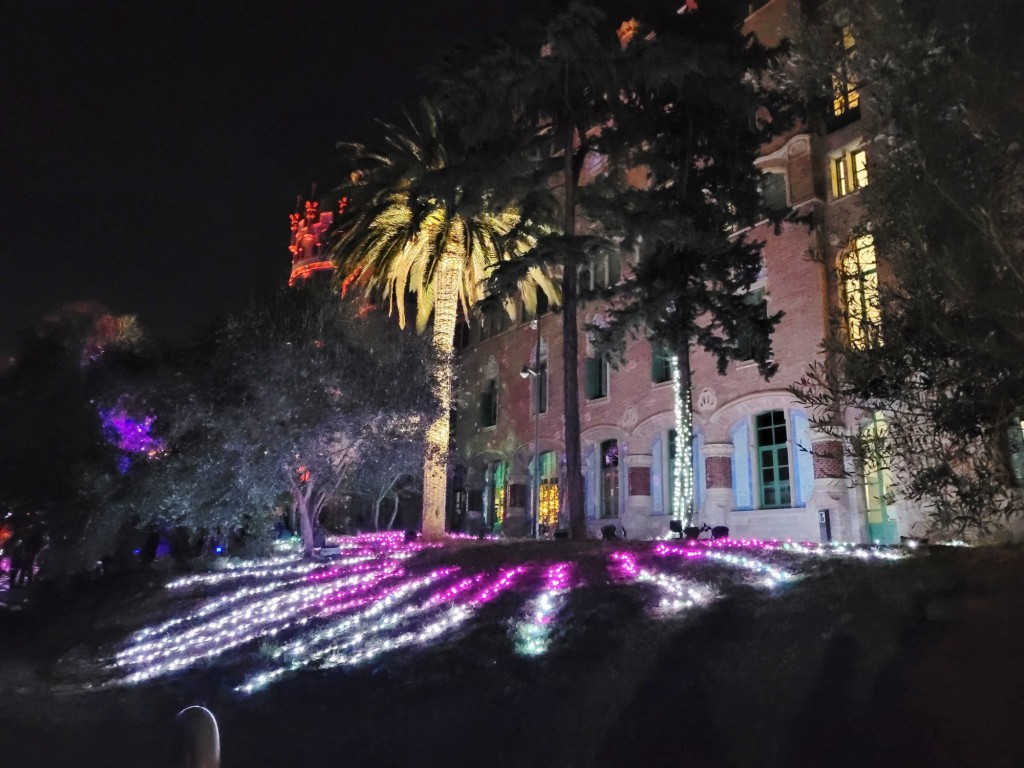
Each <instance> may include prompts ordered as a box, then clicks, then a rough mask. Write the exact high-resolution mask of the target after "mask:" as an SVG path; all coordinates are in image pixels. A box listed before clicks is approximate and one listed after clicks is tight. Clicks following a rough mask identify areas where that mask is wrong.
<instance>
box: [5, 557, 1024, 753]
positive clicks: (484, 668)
mask: <svg viewBox="0 0 1024 768" xmlns="http://www.w3.org/2000/svg"><path fill="white" fill-rule="evenodd" d="M604 554H605V553H604V549H603V548H602V545H601V544H599V543H588V544H585V545H573V544H569V543H557V544H519V545H489V546H485V547H479V546H464V547H460V548H458V549H456V550H455V551H450V550H449V551H447V552H444V553H440V552H431V553H426V554H425V555H423V556H422V557H424V558H429V559H432V560H455V561H457V562H459V563H460V564H462V565H463V566H464V567H467V568H472V567H474V566H483V565H492V564H496V563H499V562H505V563H513V562H519V561H523V560H531V561H536V560H545V559H555V558H558V559H563V558H564V559H572V560H574V561H575V562H577V563H579V565H580V567H581V569H582V571H583V572H584V575H585V576H586V578H587V582H588V584H590V585H591V586H589V587H585V588H582V589H580V590H577V591H576V592H575V593H573V600H572V603H571V610H570V612H569V614H568V615H567V616H566V618H565V620H564V621H563V622H561V623H560V625H559V626H560V630H559V631H560V632H561V636H560V637H559V638H558V642H556V643H555V645H554V647H553V650H552V652H551V653H550V654H548V655H547V656H545V657H542V658H540V659H521V658H518V657H516V656H514V655H513V654H511V653H510V651H509V646H510V643H509V625H508V622H507V620H506V617H507V615H508V613H509V612H510V610H513V607H512V606H513V603H515V598H514V597H503V598H501V599H499V601H498V602H497V603H496V604H494V605H491V606H488V607H487V608H485V609H484V611H485V613H484V615H482V616H481V617H480V619H481V620H480V621H477V622H475V623H474V625H473V628H472V629H471V630H470V631H468V632H467V633H465V634H463V635H462V636H460V637H459V638H458V639H457V640H455V641H454V642H451V643H444V644H441V645H439V646H437V647H436V648H433V649H431V650H428V651H425V652H419V653H416V654H414V655H411V654H395V655H394V656H392V657H385V658H384V659H383V660H382V661H381V662H380V663H378V664H376V665H372V666H369V667H366V668H359V669H355V670H349V671H344V670H335V671H330V672H320V673H316V672H311V673H308V674H304V675H301V676H297V677H295V678H292V679H289V680H286V681H285V682H284V683H282V684H280V685H278V686H276V687H273V688H271V689H269V690H268V691H267V692H264V693H261V694H258V695H256V696H253V697H250V698H239V697H238V696H236V695H235V694H233V693H231V690H230V688H231V685H232V684H234V683H235V682H237V679H238V676H237V671H238V670H237V668H232V667H231V666H230V665H220V666H216V667H208V668H205V669H200V670H196V671H193V672H189V673H186V674H184V675H180V676H178V677H175V678H173V679H170V680H165V681H160V682H157V683H155V684H152V685H150V686H147V687H144V688H136V689H129V690H115V691H107V692H102V693H89V694H81V693H72V692H70V691H71V690H72V689H73V684H74V683H76V682H79V681H80V680H81V679H83V678H88V677H90V676H92V675H93V674H94V673H95V671H96V668H95V665H94V661H93V660H94V658H95V656H96V654H97V651H98V650H99V649H101V648H104V647H106V644H107V643H110V642H112V641H114V640H116V639H117V638H119V637H121V636H123V635H124V633H125V632H126V631H127V630H129V629H130V628H133V627H135V626H137V625H138V623H140V622H141V621H142V618H143V617H148V616H151V615H156V614H159V613H166V612H167V611H168V610H173V607H174V606H173V604H172V605H168V598H167V597H166V595H165V593H163V592H161V591H159V590H154V589H152V588H147V587H146V585H145V584H143V583H142V582H140V581H125V582H121V583H117V584H112V585H106V586H104V587H103V588H100V589H96V590H92V591H90V592H88V593H85V594H82V595H79V596H77V597H75V598H74V599H72V600H71V601H70V603H65V604H62V605H60V606H52V607H43V608H40V609H39V610H38V611H37V612H36V613H33V614H20V615H17V614H10V615H6V616H3V617H2V619H0V765H5V766H6V765H12V766H13V765H17V766H27V767H30V768H31V767H34V766H40V768H47V767H48V766H76V768H87V767H88V766H114V767H116V766H147V767H149V766H152V767H153V768H159V767H160V766H163V765H170V764H172V763H171V762H170V761H169V760H168V758H167V755H168V754H169V753H170V734H171V731H170V727H169V724H170V722H171V720H172V718H173V715H174V713H175V712H176V711H177V710H178V709H180V708H181V707H182V706H184V705H187V704H193V703H205V704H206V705H207V706H209V707H210V708H211V709H213V711H214V712H215V713H216V714H217V716H218V719H219V720H220V724H221V729H222V739H223V744H224V765H225V768H231V767H232V766H246V768H260V767H261V766H268V767H269V766H274V767H275V768H287V767H289V766H314V765H316V766H320V765H336V766H364V765H365V766H370V765H373V766H396V767H397V766H403V767H404V766H409V767H410V768H411V767H412V766H448V767H451V766H496V767H497V766H509V767H512V766H608V767H609V768H610V767H611V766H634V765H636V766H640V765H643V766H660V765H666V766H668V765H673V766H675V765H686V766H736V767H737V768H740V767H745V766H780V767H781V766H803V765H806V766H825V765H827V766H845V765H850V766H853V765H858V766H864V765H873V766H880V765H881V766H885V765H892V766H897V765H898V766H918V765H920V766H937V767H942V766H986V767H988V766H994V767H995V766H1004V765H1005V766H1019V765H1022V764H1024V743H1022V741H1021V737H1020V736H1019V735H1018V732H1019V731H1020V730H1021V729H1020V728H1019V725H1018V724H1019V722H1020V719H1021V715H1022V714H1024V705H1022V703H1021V695H1020V691H1022V690H1024V664H1021V663H1020V662H1019V657H1020V654H1019V647H1020V637H1021V636H1022V631H1024V611H1022V610H1021V609H1022V607H1024V599H1022V598H1024V579H1022V578H1021V576H1022V574H1024V552H1022V551H1021V550H1020V549H972V550H967V549H957V550H948V549H942V550H933V551H932V553H931V554H930V555H924V556H921V557H919V558H914V559H912V560H909V561H903V562H900V563H895V564H892V563H890V564H877V563H876V564H866V563H861V562H857V561H850V560H846V561H838V560H836V561H829V562H828V563H827V564H824V565H823V566H822V567H821V568H820V569H819V572H818V573H817V575H816V576H814V577H813V578H808V579H805V580H803V581H800V582H798V583H796V584H793V585H791V586H789V587H787V588H786V589H785V590H784V591H783V592H781V593H780V594H777V595H774V596H770V597H769V596H766V595H765V594H764V593H763V592H757V591H754V590H752V589H749V588H745V587H736V588H731V589H730V590H729V591H728V592H727V596H726V599H724V600H722V601H720V602H719V603H717V604H715V605H714V606H713V607H711V608H709V609H707V610H705V611H704V612H702V613H701V614H700V615H699V617H691V618H688V619H684V620H661V621H657V620H653V619H651V618H649V617H648V616H647V615H646V614H645V611H644V608H643V605H642V602H641V594H642V593H641V592H639V591H638V590H636V589H627V588H622V587H618V586H608V585H604V584H602V580H603V579H604V578H605V570H604V563H605V557H604ZM502 601H505V602H502ZM509 601H511V602H509ZM252 652H253V653H257V652H258V651H256V650H253V651H252ZM251 660H252V659H251V658H250V659H248V661H251ZM246 661H247V660H246V659H242V660H241V661H240V664H241V663H245V662H246Z"/></svg>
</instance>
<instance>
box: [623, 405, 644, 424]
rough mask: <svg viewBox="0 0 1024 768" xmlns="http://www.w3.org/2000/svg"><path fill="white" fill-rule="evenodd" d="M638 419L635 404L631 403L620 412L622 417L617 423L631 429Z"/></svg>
mask: <svg viewBox="0 0 1024 768" xmlns="http://www.w3.org/2000/svg"><path fill="white" fill-rule="evenodd" d="M639 420H640V415H639V414H638V413H637V410H636V406H635V405H631V406H629V407H628V408H626V410H624V411H623V412H622V419H621V420H620V421H619V424H620V425H621V426H623V427H624V428H626V429H632V428H633V427H635V426H636V423H637V421H639Z"/></svg>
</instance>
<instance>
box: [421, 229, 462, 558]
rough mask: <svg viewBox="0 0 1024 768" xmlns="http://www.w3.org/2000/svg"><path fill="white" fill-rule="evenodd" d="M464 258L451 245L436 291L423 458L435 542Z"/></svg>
mask: <svg viewBox="0 0 1024 768" xmlns="http://www.w3.org/2000/svg"><path fill="white" fill-rule="evenodd" d="M461 279H462V259H461V258H460V257H459V255H458V253H456V252H455V249H454V248H453V247H452V246H449V248H448V249H447V250H446V252H445V254H444V256H442V257H441V263H440V265H439V266H438V276H437V283H436V286H437V287H436V288H435V292H434V334H433V345H434V351H435V353H436V354H437V360H436V361H435V363H434V370H433V380H434V381H433V384H434V392H435V394H436V395H437V399H438V402H439V411H438V414H437V417H436V418H435V419H434V421H433V422H432V423H431V424H430V427H429V428H428V429H427V446H426V451H425V455H424V457H423V535H424V537H425V538H428V539H436V538H439V537H441V536H443V535H444V529H445V507H446V504H447V490H448V442H449V438H450V434H451V407H452V346H453V340H454V338H455V321H456V316H457V313H458V308H459V283H460V282H461Z"/></svg>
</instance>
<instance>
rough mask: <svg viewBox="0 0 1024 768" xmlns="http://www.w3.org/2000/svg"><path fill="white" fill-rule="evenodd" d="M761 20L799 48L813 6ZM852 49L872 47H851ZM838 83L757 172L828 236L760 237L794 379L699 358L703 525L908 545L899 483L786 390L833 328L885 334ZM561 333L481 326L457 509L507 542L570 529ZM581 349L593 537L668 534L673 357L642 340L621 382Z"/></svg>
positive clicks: (461, 429) (696, 451) (697, 451)
mask: <svg viewBox="0 0 1024 768" xmlns="http://www.w3.org/2000/svg"><path fill="white" fill-rule="evenodd" d="M759 6H760V7H758V8H756V10H753V11H752V13H751V15H750V17H749V18H748V22H747V23H748V26H749V28H750V29H752V30H754V31H755V32H756V34H758V36H759V37H761V39H762V40H764V41H765V42H767V43H769V44H772V43H775V42H777V41H778V40H780V39H781V38H783V37H786V36H788V35H789V34H791V26H792V20H793V19H796V18H797V14H798V13H799V6H800V3H799V2H798V0H769V2H767V3H762V4H759ZM842 40H843V45H844V46H846V47H847V48H851V49H852V46H853V45H855V41H853V39H852V37H851V36H849V35H844V36H843V38H842ZM834 84H835V89H836V95H835V100H834V102H833V103H832V104H829V105H827V111H828V114H827V115H824V116H822V120H821V124H820V125H817V126H813V128H811V127H808V126H805V125H801V126H798V127H796V128H794V129H793V130H791V131H790V132H788V133H786V134H784V135H781V136H778V137H776V139H775V140H773V141H772V142H771V144H769V145H768V146H766V147H764V148H763V151H762V154H761V157H760V158H759V159H758V161H757V165H758V167H759V168H760V170H761V171H762V172H764V173H765V174H766V176H765V185H764V188H765V193H766V194H773V195H776V196H777V198H778V200H779V203H780V204H785V205H786V206H788V207H789V208H792V209H795V210H797V211H798V212H800V213H803V214H810V215H812V216H813V218H814V219H815V221H816V222H817V226H816V227H815V228H814V230H813V231H812V230H811V229H810V228H809V227H806V226H803V225H797V224H792V223H784V224H783V225H782V226H781V229H779V230H776V229H775V228H774V227H772V226H771V225H769V224H768V223H767V222H764V223H762V224H760V225H758V226H755V227H753V228H752V230H751V231H749V232H748V233H747V235H748V237H750V238H752V239H756V240H762V241H764V242H765V248H764V265H763V270H762V273H761V275H760V277H759V279H758V281H757V283H756V284H755V285H754V286H753V287H752V291H757V292H761V293H763V295H764V296H765V298H766V299H767V303H768V311H769V313H775V312H777V311H779V310H781V311H783V312H784V313H785V314H784V317H783V319H782V321H781V323H780V324H779V326H778V327H777V328H776V330H775V334H774V337H773V351H774V359H775V362H776V363H778V366H779V369H778V373H777V374H776V375H775V376H774V377H773V378H772V379H771V380H770V381H765V380H764V379H763V378H762V377H761V376H760V375H759V374H758V371H757V367H756V365H755V364H754V363H753V362H750V363H738V364H737V363H733V364H731V365H730V366H729V368H728V370H727V371H726V373H725V375H719V373H718V371H717V369H716V365H715V361H714V360H713V359H712V358H711V357H710V356H709V355H707V354H706V353H705V352H704V351H703V350H700V349H697V350H694V351H693V353H692V356H691V357H692V359H691V364H692V380H693V388H692V402H693V420H694V441H693V446H692V451H693V459H694V469H695V481H696V492H695V496H696V499H695V506H696V512H697V519H698V521H700V522H706V523H708V524H710V525H727V526H728V527H729V528H730V530H731V533H732V535H733V536H734V537H762V538H766V537H779V538H787V537H789V538H794V539H800V540H813V541H818V540H821V539H824V538H828V537H831V538H832V539H836V540H846V541H869V540H880V541H886V542H892V541H896V540H898V536H899V535H901V534H903V535H910V534H919V533H921V526H922V525H923V523H921V520H920V515H919V514H918V513H917V512H916V511H914V510H910V509H905V508H903V507H902V506H901V505H900V504H899V503H896V502H895V501H894V500H893V498H892V494H891V493H889V489H888V483H889V478H888V476H887V474H886V473H884V472H881V471H879V472H871V471H869V472H867V473H866V474H867V476H865V475H864V473H861V474H860V475H858V474H857V473H856V471H855V467H854V465H853V463H852V461H851V460H850V459H849V457H847V456H845V455H844V452H843V446H842V444H841V443H840V442H837V441H836V440H834V439H833V438H830V437H828V436H826V435H823V434H819V433H817V432H816V431H815V429H814V428H813V426H812V425H811V424H810V421H809V418H808V413H807V411H806V410H805V409H804V408H803V407H802V406H801V405H800V404H799V403H798V402H797V401H796V400H795V399H794V398H793V396H792V395H791V394H790V393H789V391H788V389H787V388H788V387H789V386H791V385H792V384H793V383H794V382H796V381H797V380H798V379H799V378H800V377H801V375H802V374H803V373H804V372H805V370H806V368H807V366H808V364H810V363H811V362H812V361H814V360H816V359H819V358H820V356H821V355H822V352H821V343H822V339H823V338H824V337H825V336H826V335H827V334H829V333H830V319H831V320H832V321H834V322H833V324H832V331H834V332H838V333H840V334H841V335H843V336H844V337H845V338H846V339H847V342H848V343H852V344H858V343H867V341H868V339H869V337H870V336H871V335H872V334H876V333H877V322H878V317H877V306H876V302H877V285H878V282H877V281H878V275H877V268H876V265H875V259H874V248H873V244H872V243H871V240H870V236H867V237H864V236H861V237H856V236H855V228H856V227H857V226H858V225H859V224H860V223H861V219H862V216H861V213H860V211H859V209H858V203H857V190H858V189H859V188H860V187H861V186H863V185H865V184H867V183H868V176H867V168H868V162H869V159H868V157H867V155H868V152H870V148H866V147H865V144H864V136H863V125H864V119H863V117H862V115H861V114H860V104H859V94H858V92H857V87H856V84H854V83H849V82H846V81H845V80H843V79H842V78H841V77H837V79H836V81H835V83H834ZM783 196H784V203H783V202H782V201H783ZM618 275H619V268H618V265H615V264H598V265H594V266H593V268H592V270H591V274H590V279H591V280H594V281H598V282H607V281H614V280H616V279H617V278H618ZM600 313H601V306H600V305H599V304H594V303H592V304H590V305H587V306H586V307H585V308H584V310H583V311H582V312H581V313H580V317H579V319H578V322H579V326H580V329H581V336H580V338H581V346H582V345H585V342H583V341H582V340H584V339H585V338H586V335H585V333H583V332H582V331H583V329H584V327H585V326H586V325H587V324H588V323H593V322H595V321H597V322H599V321H600V317H599V316H600ZM561 324H562V318H561V316H560V315H553V314H550V313H548V314H543V315H542V316H541V317H540V319H539V326H538V323H537V322H536V321H535V320H533V319H531V318H522V319H521V321H520V322H516V323H511V322H509V321H508V320H507V319H502V318H490V319H483V318H477V319H476V321H475V322H474V323H473V325H472V327H470V328H469V329H467V331H468V332H467V338H465V339H464V344H463V348H462V350H461V352H460V356H459V374H458V395H457V398H458V399H457V411H458V418H457V425H456V429H455V436H456V437H455V445H456V455H455V457H454V459H455V463H456V465H457V470H456V472H455V479H454V493H453V494H451V496H452V498H453V499H454V504H455V507H456V510H455V514H456V517H457V518H458V519H460V520H463V521H467V522H466V524H468V525H470V526H476V525H481V524H482V525H486V526H488V527H491V526H493V525H494V524H495V523H497V522H499V521H500V522H501V524H502V527H503V528H504V530H505V531H506V532H507V533H509V534H511V535H522V534H525V533H528V532H529V531H530V530H531V528H532V525H533V518H534V514H535V512H534V511H535V510H538V509H539V520H538V523H539V527H540V530H541V531H544V530H549V529H550V528H552V527H553V526H554V523H555V514H556V510H557V503H558V501H557V500H558V490H559V488H560V486H561V485H562V483H564V477H562V476H561V474H560V473H562V472H564V468H563V466H562V465H563V461H564V445H563V444H562V440H563V437H562V435H563V423H562V406H561V404H560V402H559V401H560V400H561V391H562V381H561V379H562V373H561V371H562V361H561V349H562V338H561V337H562V327H561ZM538 334H539V340H538ZM538 341H539V350H540V359H539V360H538V359H537V349H538ZM580 353H581V354H580V360H579V361H578V365H579V376H580V382H581V392H580V413H581V430H582V443H583V445H582V455H583V472H584V479H585V497H586V501H585V504H586V516H587V520H588V525H589V527H590V528H591V530H592V531H594V532H596V531H597V530H598V529H599V528H601V527H603V526H605V525H610V524H613V525H616V526H617V527H619V528H620V529H623V530H625V532H626V535H627V536H628V537H630V538H644V537H654V536H661V535H665V534H666V533H667V532H668V528H669V520H670V518H671V513H672V500H671V488H672V482H671V479H672V472H673V456H674V454H675V439H674V438H675V432H674V417H673V393H672V382H671V379H670V375H669V372H668V370H667V366H666V365H665V361H664V360H663V359H661V358H660V357H659V356H658V355H657V353H656V352H655V351H654V350H652V349H651V347H650V345H648V344H646V343H644V342H633V343H632V344H631V345H630V346H629V348H628V350H627V354H626V362H625V364H624V365H622V366H621V367H619V368H617V369H609V368H608V367H607V366H606V365H605V364H604V362H603V361H602V360H601V359H600V358H599V357H597V356H596V355H594V353H593V350H592V349H590V348H589V347H587V348H585V349H583V348H581V350H580ZM538 398H539V401H540V402H539V408H538V407H537V404H538ZM538 411H539V412H538ZM844 416H845V422H846V428H847V429H849V430H851V431H859V430H864V429H878V428H881V425H880V421H879V418H878V417H872V416H871V415H870V414H861V413H848V414H845V415H844ZM535 454H536V455H537V456H538V457H539V461H538V462H537V463H538V464H539V467H540V471H539V472H538V473H536V474H535V473H534V472H533V464H534V463H535V462H534V456H535ZM535 499H539V504H538V503H537V502H536V501H535Z"/></svg>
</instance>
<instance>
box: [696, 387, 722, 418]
mask: <svg viewBox="0 0 1024 768" xmlns="http://www.w3.org/2000/svg"><path fill="white" fill-rule="evenodd" d="M717 405H718V394H717V393H716V392H715V390H713V389H712V388H711V387H704V389H702V390H701V391H700V394H699V395H697V402H696V407H697V410H698V411H700V412H701V413H707V412H708V411H713V410H714V409H715V407H716V406H717Z"/></svg>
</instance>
